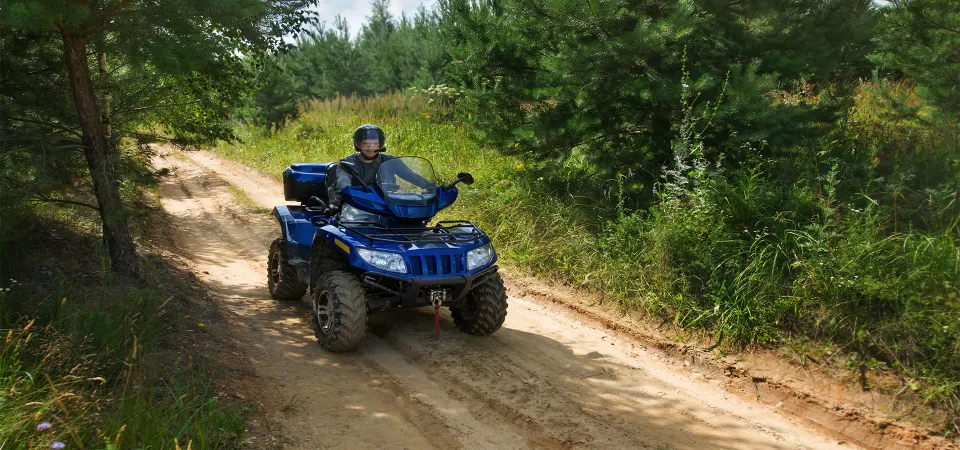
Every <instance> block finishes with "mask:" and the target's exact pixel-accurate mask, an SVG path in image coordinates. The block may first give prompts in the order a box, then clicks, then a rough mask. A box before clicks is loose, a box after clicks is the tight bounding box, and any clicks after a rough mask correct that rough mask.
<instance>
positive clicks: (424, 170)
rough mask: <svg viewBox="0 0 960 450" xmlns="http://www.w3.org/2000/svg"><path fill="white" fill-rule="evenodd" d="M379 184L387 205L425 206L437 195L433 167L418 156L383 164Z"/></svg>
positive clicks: (379, 174)
mask: <svg viewBox="0 0 960 450" xmlns="http://www.w3.org/2000/svg"><path fill="white" fill-rule="evenodd" d="M377 184H378V185H379V186H380V189H381V190H382V191H383V196H384V200H386V201H387V203H397V204H408V205H409V204H425V203H429V202H432V201H433V200H434V198H435V197H436V195H437V185H436V176H435V175H434V173H433V165H432V164H430V161H427V160H426V159H424V158H420V157H417V156H402V157H400V158H396V159H391V160H389V161H386V162H384V163H383V164H381V165H380V170H378V171H377Z"/></svg>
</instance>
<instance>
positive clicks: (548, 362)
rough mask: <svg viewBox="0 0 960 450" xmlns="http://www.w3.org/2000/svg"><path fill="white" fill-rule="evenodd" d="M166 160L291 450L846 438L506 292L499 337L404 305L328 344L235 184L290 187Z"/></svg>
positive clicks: (234, 169) (263, 192)
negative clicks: (277, 269)
mask: <svg viewBox="0 0 960 450" xmlns="http://www.w3.org/2000/svg"><path fill="white" fill-rule="evenodd" d="M160 153H161V155H160V156H159V157H158V158H157V159H156V163H155V164H156V165H157V166H158V168H159V167H167V168H170V169H171V170H172V172H173V173H174V177H172V179H171V180H168V181H165V182H164V183H163V184H162V185H161V186H160V196H161V203H162V205H163V207H164V209H166V210H167V211H168V212H169V213H170V214H171V215H172V216H173V217H174V219H175V223H176V226H177V230H175V233H176V235H177V240H178V244H179V246H180V247H181V248H182V249H184V250H185V253H187V254H186V255H183V256H184V257H186V258H187V259H188V260H189V261H191V264H192V265H193V269H194V270H195V271H196V272H197V273H198V274H202V275H201V277H202V279H203V280H204V282H205V283H206V284H207V285H208V286H209V287H210V288H211V290H212V291H213V293H214V294H215V295H216V296H217V297H218V299H219V300H220V301H221V302H222V303H223V306H224V308H223V309H225V310H226V311H228V312H229V313H230V316H231V322H232V326H233V330H232V332H233V333H234V334H235V335H236V336H237V338H238V340H240V341H241V343H242V344H243V346H244V347H246V348H247V350H248V353H249V356H250V358H251V360H252V365H253V366H254V369H255V372H256V373H257V375H258V377H259V379H258V380H256V384H259V385H262V386H263V388H262V389H259V392H258V393H257V394H256V396H255V397H256V400H257V401H259V402H261V403H262V404H263V410H264V414H265V415H266V416H268V417H273V418H275V419H277V420H276V421H277V423H279V424H280V425H279V426H280V427H281V428H282V429H283V436H284V439H285V441H284V442H283V444H285V445H286V446H287V447H289V448H308V447H309V448H315V447H317V446H322V447H334V448H371V447H377V448H676V449H680V448H764V449H795V448H811V449H813V448H838V447H839V446H838V445H837V442H836V441H835V440H832V439H830V438H829V437H825V436H821V435H818V434H816V433H814V432H811V431H809V430H807V429H805V428H802V427H800V426H797V425H796V424H794V423H792V422H791V421H790V420H788V419H786V418H783V417H781V416H779V415H777V414H775V413H773V411H772V409H770V408H768V407H764V406H761V405H756V404H750V403H748V402H744V401H743V400H741V399H739V398H736V397H735V396H733V395H731V394H729V393H727V392H725V391H723V390H722V389H721V388H719V387H717V386H716V385H714V384H710V383H709V382H698V381H694V380H690V379H687V378H685V377H683V376H680V375H678V374H677V373H676V372H674V371H673V370H672V369H671V368H669V367H668V366H667V365H665V364H663V363H662V362H660V361H658V360H657V358H654V357H653V356H652V355H649V354H641V353H642V352H639V353H638V351H636V350H635V349H634V348H633V345H634V344H633V342H632V341H630V340H628V339H626V338H624V337H618V336H615V335H614V334H611V333H610V332H608V331H607V330H604V329H602V328H600V327H597V326H595V325H590V324H587V323H585V322H583V321H580V320H578V319H577V317H576V316H575V315H573V314H572V313H570V312H569V311H565V310H563V309H562V308H556V307H550V306H548V305H544V304H542V303H538V302H536V301H531V300H526V299H523V298H516V297H510V299H509V303H510V308H509V310H508V315H507V321H506V323H505V325H504V328H503V329H501V330H500V331H498V332H497V333H496V334H494V335H493V336H491V337H488V338H476V337H472V336H468V335H465V334H461V333H459V332H458V331H457V330H456V329H455V328H454V327H453V326H452V321H451V320H450V317H449V314H448V313H446V312H445V314H444V317H443V330H442V334H443V335H442V336H441V338H440V339H436V338H435V337H434V336H433V334H432V326H433V323H432V311H430V312H429V313H428V312H427V311H424V310H394V311H389V312H386V313H381V314H377V315H374V316H371V318H370V321H369V329H368V333H367V335H366V337H365V338H364V341H363V342H362V344H361V345H360V347H359V348H358V349H357V351H356V352H353V353H348V354H331V353H327V352H325V351H323V350H322V349H321V348H320V347H319V346H318V345H317V344H316V343H315V341H314V340H313V336H312V329H311V327H310V323H309V319H308V316H309V306H308V305H307V302H306V301H303V302H299V303H298V302H277V301H275V300H272V299H270V297H269V294H268V292H267V290H266V286H265V285H266V283H265V281H266V279H265V278H266V276H265V274H266V264H265V262H266V251H267V248H268V246H269V243H270V241H272V240H273V239H274V238H275V236H276V235H277V234H278V229H277V226H276V225H275V224H274V223H273V222H272V218H270V217H268V216H266V215H264V214H258V215H252V214H250V213H247V214H246V216H245V214H244V212H243V210H242V208H240V207H239V206H237V204H238V202H237V199H236V198H234V194H233V193H232V192H231V191H230V187H229V186H231V185H232V186H233V187H234V188H237V189H241V190H242V191H243V192H244V194H245V195H246V196H247V197H249V199H250V200H252V201H253V202H254V203H257V204H259V205H261V206H263V207H267V208H269V207H271V206H272V205H274V204H282V203H283V201H282V196H281V193H282V186H281V185H280V183H279V182H277V181H276V180H271V179H268V178H266V177H263V176H262V175H259V174H256V173H255V172H253V171H252V170H250V169H248V168H245V167H243V166H240V165H237V164H235V163H232V162H228V161H222V160H219V159H217V158H216V157H214V156H213V155H211V154H209V153H206V152H189V153H184V152H180V151H177V150H173V149H170V148H164V149H161V152H160ZM211 332H215V330H211ZM294 395H297V396H298V398H299V399H300V400H299V402H298V403H297V404H296V406H295V407H294V408H292V410H289V411H286V412H284V411H283V405H284V404H285V402H288V401H289V399H291V398H292V397H293V396H294ZM851 447H852V446H851V445H850V444H847V445H845V446H843V448H851Z"/></svg>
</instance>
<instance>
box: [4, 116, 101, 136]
mask: <svg viewBox="0 0 960 450" xmlns="http://www.w3.org/2000/svg"><path fill="white" fill-rule="evenodd" d="M8 120H12V121H14V122H23V123H32V124H35V125H43V126H46V127H50V128H54V129H57V130H60V131H65V132H67V133H70V134H72V135H74V136H76V137H78V138H80V139H83V135H81V134H80V133H77V132H76V130H71V129H70V128H67V127H65V126H63V125H60V124H58V123H53V122H46V121H42V120H33V119H24V118H20V117H11V118H9V119H8Z"/></svg>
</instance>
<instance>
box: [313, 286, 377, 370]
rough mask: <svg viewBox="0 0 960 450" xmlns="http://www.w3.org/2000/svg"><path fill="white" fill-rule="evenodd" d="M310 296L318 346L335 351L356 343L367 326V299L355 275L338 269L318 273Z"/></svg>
mask: <svg viewBox="0 0 960 450" xmlns="http://www.w3.org/2000/svg"><path fill="white" fill-rule="evenodd" d="M310 298H311V300H312V302H311V303H312V305H313V308H312V309H313V331H314V333H315V335H316V337H317V342H318V343H319V344H320V346H321V347H323V348H325V349H327V350H330V351H331V352H337V353H339V352H345V351H347V350H351V349H353V348H354V347H356V346H357V344H358V343H360V339H361V338H362V337H363V333H364V332H365V331H366V330H367V301H366V299H365V297H364V292H363V285H361V284H360V280H358V279H357V277H356V276H354V275H353V274H351V273H350V272H345V271H341V270H335V271H332V272H327V273H325V274H323V275H320V277H319V278H317V283H316V286H315V287H314V289H313V292H311V294H310Z"/></svg>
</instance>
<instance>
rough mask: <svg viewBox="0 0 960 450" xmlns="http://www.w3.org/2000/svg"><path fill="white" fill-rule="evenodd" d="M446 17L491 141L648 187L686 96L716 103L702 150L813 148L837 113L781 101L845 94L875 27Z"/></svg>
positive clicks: (661, 17)
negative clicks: (579, 156)
mask: <svg viewBox="0 0 960 450" xmlns="http://www.w3.org/2000/svg"><path fill="white" fill-rule="evenodd" d="M440 9H441V12H442V24H443V27H444V28H443V29H444V33H445V38H446V40H447V42H448V43H449V44H450V52H451V56H452V63H451V66H450V67H449V73H450V74H451V75H450V76H451V77H452V78H453V79H454V80H456V81H457V82H458V83H460V84H462V85H464V86H465V87H467V88H468V89H469V90H470V91H471V93H472V95H471V97H472V98H473V101H474V102H475V108H476V114H474V117H475V118H477V121H478V124H479V125H480V128H481V130H482V131H483V135H484V136H485V137H486V138H488V139H490V140H491V141H494V142H496V143H498V144H499V145H500V146H501V148H503V149H505V150H506V151H514V152H515V151H521V152H529V153H526V154H528V155H529V156H530V157H533V158H564V157H566V156H567V155H569V154H570V152H571V151H572V150H573V149H574V148H582V149H584V151H585V152H586V153H587V154H588V155H589V157H590V158H591V160H592V161H593V162H594V163H595V165H596V166H597V167H599V168H601V169H605V170H611V171H621V172H625V173H635V174H638V176H646V175H643V174H649V173H650V171H651V169H656V168H659V167H660V166H662V165H664V164H666V163H667V162H668V161H670V155H671V151H670V148H671V145H670V144H671V141H672V139H673V138H674V136H675V134H676V129H677V119H678V116H679V113H680V102H679V99H680V96H681V91H682V90H683V89H691V90H693V92H695V93H696V95H697V96H698V97H699V98H698V100H697V102H696V103H697V110H698V111H699V113H700V114H704V113H706V111H707V110H708V108H707V105H706V100H707V99H710V100H713V101H714V104H713V105H711V106H710V108H709V109H710V111H711V112H710V114H712V117H713V122H712V123H713V126H712V127H711V130H710V133H711V135H709V136H704V139H706V140H708V141H709V142H710V143H711V144H713V145H711V148H719V149H720V150H723V151H726V152H727V153H728V155H732V156H734V158H735V160H736V158H737V157H739V156H740V155H736V152H738V151H741V150H739V149H740V148H741V145H740V144H742V143H743V142H746V141H753V142H758V143H759V142H761V141H766V142H768V143H770V144H780V145H777V146H774V145H770V146H767V147H764V148H776V147H786V146H788V145H793V144H796V143H798V142H802V141H804V140H807V139H811V138H813V137H815V136H816V133H817V131H818V126H817V125H818V123H822V122H823V121H829V120H833V118H834V117H835V116H834V114H836V113H837V111H839V110H840V108H837V107H835V106H834V105H833V104H832V103H831V102H830V101H829V100H828V97H826V96H824V97H823V98H821V99H819V100H820V101H818V102H795V103H788V102H784V101H771V98H775V96H773V95H771V94H772V93H776V92H779V91H791V90H799V88H800V87H801V86H802V85H803V84H804V83H813V85H814V86H815V87H816V86H819V87H818V90H819V88H824V87H827V86H833V88H834V89H843V88H844V87H845V86H844V83H849V82H850V81H851V80H854V79H855V78H856V77H857V76H860V75H864V74H866V73H867V70H868V69H869V68H868V66H867V64H865V60H864V55H865V54H866V53H867V52H868V51H869V48H870V38H871V33H872V30H873V28H872V24H873V23H874V21H875V20H876V14H875V9H874V8H873V6H871V2H870V1H869V0H858V1H854V2H849V1H838V0H819V1H818V0H799V1H793V0H779V1H773V2H728V1H720V0H699V1H693V2H674V1H664V0H618V1H609V2H580V1H574V0H559V1H551V2H545V1H540V0H503V1H499V0H489V1H478V2H472V1H467V0H442V1H441V2H440ZM684 54H686V55H687V58H686V60H684ZM685 71H686V72H689V79H690V83H689V84H690V86H687V87H684V86H683V85H682V83H681V79H682V78H683V77H684V72H685ZM721 98H722V99H723V102H721V104H720V106H719V108H718V109H716V110H715V112H714V111H713V109H714V108H715V102H716V100H718V99H721Z"/></svg>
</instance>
